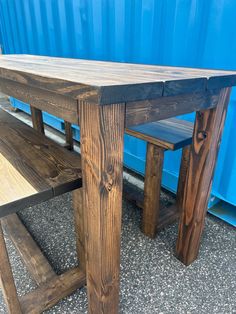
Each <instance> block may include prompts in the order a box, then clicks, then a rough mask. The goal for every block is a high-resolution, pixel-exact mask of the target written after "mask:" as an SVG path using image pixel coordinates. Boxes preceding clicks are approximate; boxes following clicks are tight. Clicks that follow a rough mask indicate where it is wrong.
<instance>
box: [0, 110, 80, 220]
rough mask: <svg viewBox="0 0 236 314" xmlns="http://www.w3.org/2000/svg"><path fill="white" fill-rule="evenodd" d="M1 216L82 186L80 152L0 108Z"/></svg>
mask: <svg viewBox="0 0 236 314" xmlns="http://www.w3.org/2000/svg"><path fill="white" fill-rule="evenodd" d="M0 134H1V136H0V218H1V217H4V216H6V215H8V214H11V213H13V212H16V211H17V210H19V209H23V208H25V207H29V206H33V205H35V204H37V203H39V202H42V201H45V200H48V199H50V198H52V197H54V196H57V195H60V194H62V193H65V192H68V191H71V190H73V189H77V188H80V187H81V186H82V176H81V160H80V156H79V155H75V154H73V153H71V152H68V151H67V150H65V149H64V148H62V147H60V146H59V145H57V144H56V143H54V142H53V141H52V140H50V139H48V138H46V137H45V136H43V135H42V134H39V133H38V132H37V131H36V130H34V129H33V128H31V127H30V126H28V125H26V124H25V123H23V122H21V121H20V120H18V119H16V118H15V117H13V116H12V115H10V114H9V113H7V112H5V111H3V110H0Z"/></svg>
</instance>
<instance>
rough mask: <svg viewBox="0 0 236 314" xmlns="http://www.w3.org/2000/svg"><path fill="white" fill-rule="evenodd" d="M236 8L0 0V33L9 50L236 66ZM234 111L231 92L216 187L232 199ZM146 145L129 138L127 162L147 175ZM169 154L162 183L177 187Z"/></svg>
mask: <svg viewBox="0 0 236 314" xmlns="http://www.w3.org/2000/svg"><path fill="white" fill-rule="evenodd" d="M235 12H236V1H235V0H217V1H216V0H208V1H205V0H158V1H157V0H135V1H134V0H60V1H57V0H24V1H18V0H11V1H8V0H0V32H1V34H2V43H3V49H4V53H27V54H40V55H49V56H50V55H51V56H63V57H72V58H86V59H97V60H111V61H123V62H136V63H149V64H161V65H173V66H189V67H203V68H204V67H205V68H218V69H233V70H236V57H235V56H236V41H235V40H234V34H235V29H236V18H235ZM16 105H17V104H16ZM235 117H236V92H235V90H234V91H233V94H232V97H231V102H230V107H229V112H228V115H227V120H226V127H225V130H224V134H223V140H222V145H221V149H220V153H219V158H218V162H217V168H216V172H215V177H214V184H213V190H212V195H213V196H215V197H217V198H219V199H222V200H225V201H227V202H228V203H230V204H233V205H236V136H235V134H234V124H235V122H234V121H235ZM185 118H186V119H188V120H189V119H190V120H191V119H193V115H188V116H185ZM145 151H146V144H145V143H144V142H142V141H140V140H137V139H134V138H132V137H130V136H127V137H126V139H125V164H126V166H128V167H130V168H131V169H133V170H135V171H137V172H139V173H141V174H143V172H144V166H145ZM165 157H166V158H165V164H164V177H163V184H164V186H166V187H168V188H169V189H171V190H173V191H174V190H175V189H176V185H177V177H178V169H179V162H180V160H179V159H180V152H175V153H173V152H167V153H166V156H165Z"/></svg>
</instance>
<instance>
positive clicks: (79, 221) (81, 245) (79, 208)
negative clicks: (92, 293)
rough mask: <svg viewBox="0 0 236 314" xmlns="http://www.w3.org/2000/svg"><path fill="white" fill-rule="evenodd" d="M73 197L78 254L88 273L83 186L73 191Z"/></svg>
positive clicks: (82, 268)
mask: <svg viewBox="0 0 236 314" xmlns="http://www.w3.org/2000/svg"><path fill="white" fill-rule="evenodd" d="M72 199H73V208H74V222H75V232H76V248H77V256H78V259H79V266H80V269H81V270H82V271H83V272H84V273H86V259H85V254H86V252H85V228H84V211H83V209H84V205H83V188H81V189H78V190H75V191H73V192H72Z"/></svg>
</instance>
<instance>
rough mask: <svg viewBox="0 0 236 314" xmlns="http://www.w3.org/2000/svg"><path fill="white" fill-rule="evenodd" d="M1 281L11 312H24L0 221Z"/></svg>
mask: <svg viewBox="0 0 236 314" xmlns="http://www.w3.org/2000/svg"><path fill="white" fill-rule="evenodd" d="M0 261H1V262H0V281H1V288H2V292H3V296H4V300H5V302H6V305H7V308H8V311H9V314H22V313H23V312H22V311H21V306H20V302H19V300H18V296H17V291H16V287H15V283H14V278H13V274H12V270H11V265H10V261H9V258H8V253H7V248H6V244H5V240H4V236H3V232H2V227H1V222H0Z"/></svg>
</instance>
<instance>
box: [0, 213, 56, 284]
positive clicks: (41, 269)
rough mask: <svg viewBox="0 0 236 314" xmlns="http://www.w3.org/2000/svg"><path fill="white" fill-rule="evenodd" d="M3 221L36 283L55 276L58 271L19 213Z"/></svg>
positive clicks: (4, 227) (6, 230)
mask: <svg viewBox="0 0 236 314" xmlns="http://www.w3.org/2000/svg"><path fill="white" fill-rule="evenodd" d="M1 221H2V226H3V229H4V231H5V232H6V233H7V235H8V237H9V238H10V239H11V241H12V243H13V244H14V246H15V248H16V249H17V251H18V253H19V255H20V257H21V259H22V261H23V262H24V264H25V266H26V267H27V269H28V271H29V273H30V274H31V276H32V277H33V278H34V280H35V281H36V283H37V284H38V285H40V284H42V283H45V282H46V281H48V280H51V279H52V278H54V277H55V276H56V273H55V272H54V271H53V269H52V267H51V265H50V264H49V263H48V261H47V259H46V258H45V256H44V255H43V253H42V252H41V250H40V248H39V247H38V245H37V244H36V242H35V241H34V240H33V238H32V237H31V235H30V233H29V232H28V230H27V229H26V228H25V226H24V225H23V224H22V222H21V220H20V219H19V217H18V216H17V214H12V215H9V216H7V217H5V218H3V219H1Z"/></svg>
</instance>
